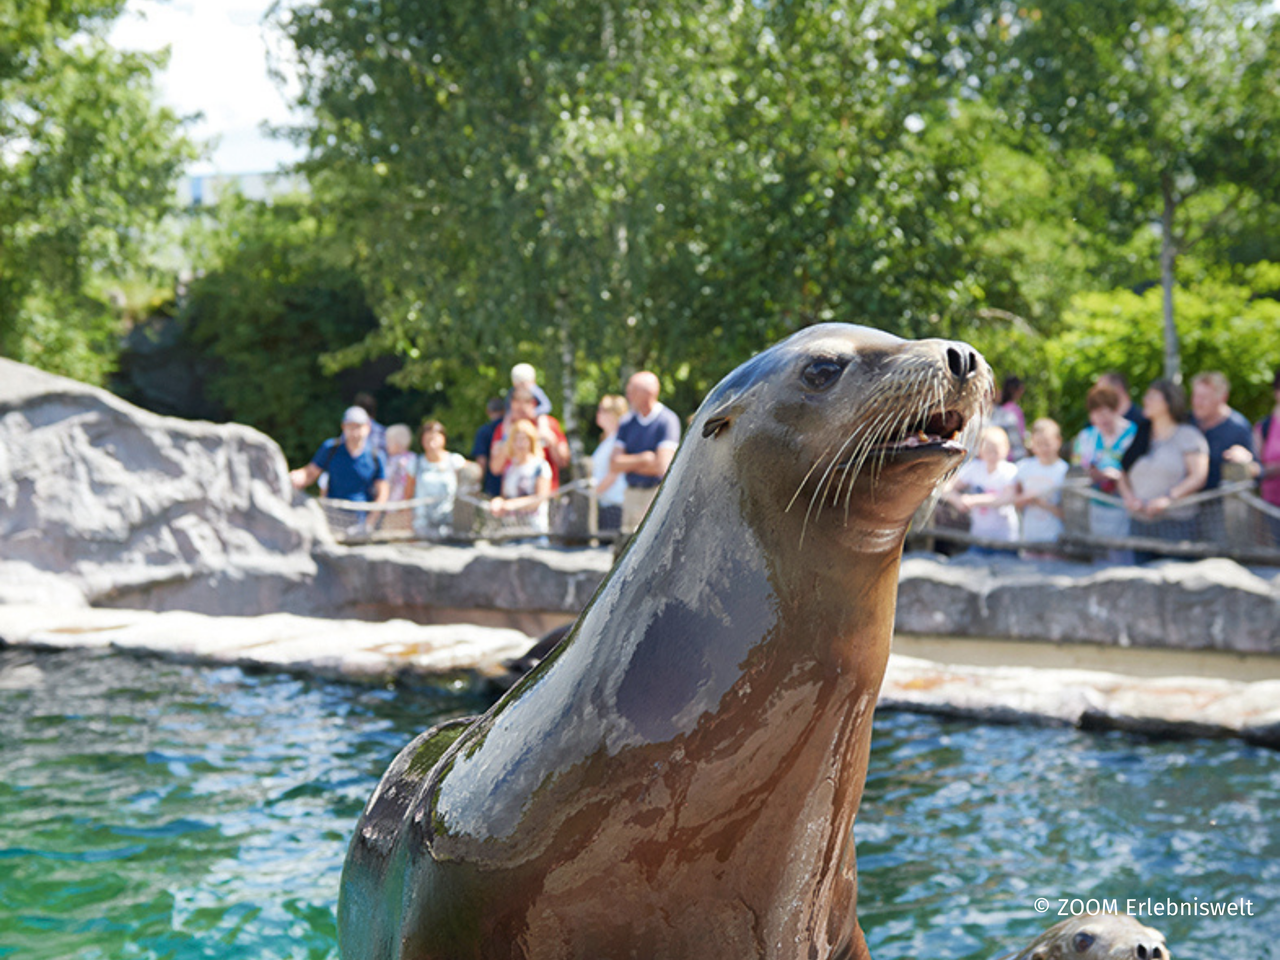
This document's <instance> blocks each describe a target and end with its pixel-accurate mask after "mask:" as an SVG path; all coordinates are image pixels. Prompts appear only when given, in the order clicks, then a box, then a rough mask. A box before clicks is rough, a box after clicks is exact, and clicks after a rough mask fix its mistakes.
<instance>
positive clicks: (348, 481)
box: [289, 407, 391, 503]
mask: <svg viewBox="0 0 1280 960" xmlns="http://www.w3.org/2000/svg"><path fill="white" fill-rule="evenodd" d="M371 421H372V418H371V417H370V416H369V414H368V412H367V411H366V410H365V409H364V408H363V407H348V408H347V411H346V413H344V414H343V415H342V436H341V437H340V438H339V437H331V438H330V439H328V440H326V441H325V442H324V443H322V444H321V445H320V449H319V450H317V451H316V455H315V456H314V457H312V458H311V462H310V463H308V464H307V465H306V466H305V467H298V469H296V470H291V471H289V480H290V482H291V483H292V484H293V486H294V488H295V489H298V490H303V489H305V488H307V487H309V486H311V484H313V483H315V482H316V481H317V480H318V479H320V474H322V473H328V474H329V486H328V489H327V490H326V495H327V496H328V497H329V499H331V500H354V501H356V502H358V503H368V502H373V503H385V502H386V500H387V497H388V496H389V495H390V493H391V487H390V485H389V484H388V483H387V462H386V458H385V457H384V456H383V455H382V454H381V453H379V452H377V451H376V450H374V449H373V444H372V443H370V442H369V432H370V429H371Z"/></svg>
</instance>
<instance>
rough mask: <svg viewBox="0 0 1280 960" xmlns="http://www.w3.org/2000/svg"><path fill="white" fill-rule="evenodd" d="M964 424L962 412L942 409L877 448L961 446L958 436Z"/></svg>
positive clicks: (887, 449) (891, 449) (908, 448)
mask: <svg viewBox="0 0 1280 960" xmlns="http://www.w3.org/2000/svg"><path fill="white" fill-rule="evenodd" d="M964 425H965V417H964V414H962V413H960V412H959V411H958V410H943V411H940V412H938V413H934V414H931V415H930V416H928V417H925V418H921V419H920V420H918V421H916V422H915V423H914V424H912V425H911V426H910V427H908V428H907V429H906V430H905V431H904V433H903V435H902V436H901V437H899V438H898V439H897V440H891V441H889V442H887V443H885V444H882V445H881V447H880V448H879V449H882V450H885V451H893V450H910V449H917V448H919V447H943V448H957V447H959V448H962V445H961V444H960V443H959V437H960V433H961V431H963V430H964Z"/></svg>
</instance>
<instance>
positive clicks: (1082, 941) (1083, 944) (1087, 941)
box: [1071, 933, 1094, 953]
mask: <svg viewBox="0 0 1280 960" xmlns="http://www.w3.org/2000/svg"><path fill="white" fill-rule="evenodd" d="M1093 941H1094V936H1093V934H1092V933H1077V934H1076V935H1075V936H1074V937H1072V938H1071V945H1072V946H1073V947H1075V948H1076V953H1084V952H1085V951H1086V950H1088V949H1089V948H1090V947H1092V946H1093Z"/></svg>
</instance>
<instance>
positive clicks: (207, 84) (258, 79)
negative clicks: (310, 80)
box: [110, 0, 301, 175]
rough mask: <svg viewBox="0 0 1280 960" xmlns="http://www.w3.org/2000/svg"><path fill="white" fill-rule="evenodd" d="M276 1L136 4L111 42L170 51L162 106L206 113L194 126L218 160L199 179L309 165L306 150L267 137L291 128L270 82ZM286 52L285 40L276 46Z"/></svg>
mask: <svg viewBox="0 0 1280 960" xmlns="http://www.w3.org/2000/svg"><path fill="white" fill-rule="evenodd" d="M270 5H271V0H128V3H127V5H126V7H125V12H124V14H123V15H122V16H121V17H120V19H119V20H118V21H117V22H116V24H115V26H114V27H113V29H112V31H111V34H110V41H111V43H112V44H113V45H115V46H116V47H119V48H122V49H127V50H159V49H161V48H163V47H165V46H168V47H169V48H170V58H169V66H168V69H166V70H165V71H164V72H163V73H162V74H160V75H159V76H158V77H157V86H158V87H159V90H160V99H161V100H162V102H164V103H165V104H166V105H168V106H170V107H172V108H173V109H175V110H176V111H177V112H178V113H179V114H180V115H183V116H185V115H188V114H193V113H201V114H203V115H204V116H203V118H202V119H201V120H199V121H197V122H196V123H194V124H191V125H189V126H188V128H187V129H188V133H189V134H190V136H191V137H192V138H193V139H195V140H197V141H200V142H204V141H213V143H212V146H211V152H210V155H209V156H208V157H207V158H206V159H202V160H198V161H196V162H195V163H194V164H192V165H191V166H190V167H189V168H188V173H190V174H192V175H207V174H215V173H219V174H244V173H269V172H272V171H274V170H276V169H278V168H279V166H280V165H281V164H282V163H288V162H290V161H293V160H297V159H300V158H301V152H300V151H299V150H298V148H296V147H294V146H293V145H291V144H289V143H287V142H285V141H283V140H275V139H272V138H270V137H268V136H267V134H266V133H264V132H263V131H262V129H261V124H262V123H263V122H264V121H266V122H269V123H276V124H279V123H287V122H289V121H290V110H289V106H288V102H287V99H286V96H285V94H284V93H282V92H281V90H280V89H279V87H278V86H277V85H276V82H275V81H274V80H272V79H271V78H270V77H269V76H268V75H267V60H268V41H269V40H270V39H271V38H272V35H273V32H272V31H270V30H268V29H267V28H266V27H264V26H263V24H262V18H263V15H264V14H265V13H266V11H267V8H268V7H270ZM276 43H277V45H278V41H276Z"/></svg>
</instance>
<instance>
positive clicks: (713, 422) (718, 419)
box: [702, 407, 733, 437]
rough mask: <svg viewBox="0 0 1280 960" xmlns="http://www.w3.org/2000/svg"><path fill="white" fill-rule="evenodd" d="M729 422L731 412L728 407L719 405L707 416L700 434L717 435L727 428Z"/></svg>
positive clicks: (731, 421)
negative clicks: (717, 408)
mask: <svg viewBox="0 0 1280 960" xmlns="http://www.w3.org/2000/svg"><path fill="white" fill-rule="evenodd" d="M731 423H733V412H732V411H731V409H730V408H729V407H721V408H720V409H719V410H717V411H716V412H715V413H713V414H712V415H711V416H709V417H707V420H706V422H705V423H704V424H703V425H702V435H703V436H704V437H718V436H720V434H722V433H724V432H725V431H726V430H728V429H729V425H730V424H731Z"/></svg>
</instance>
